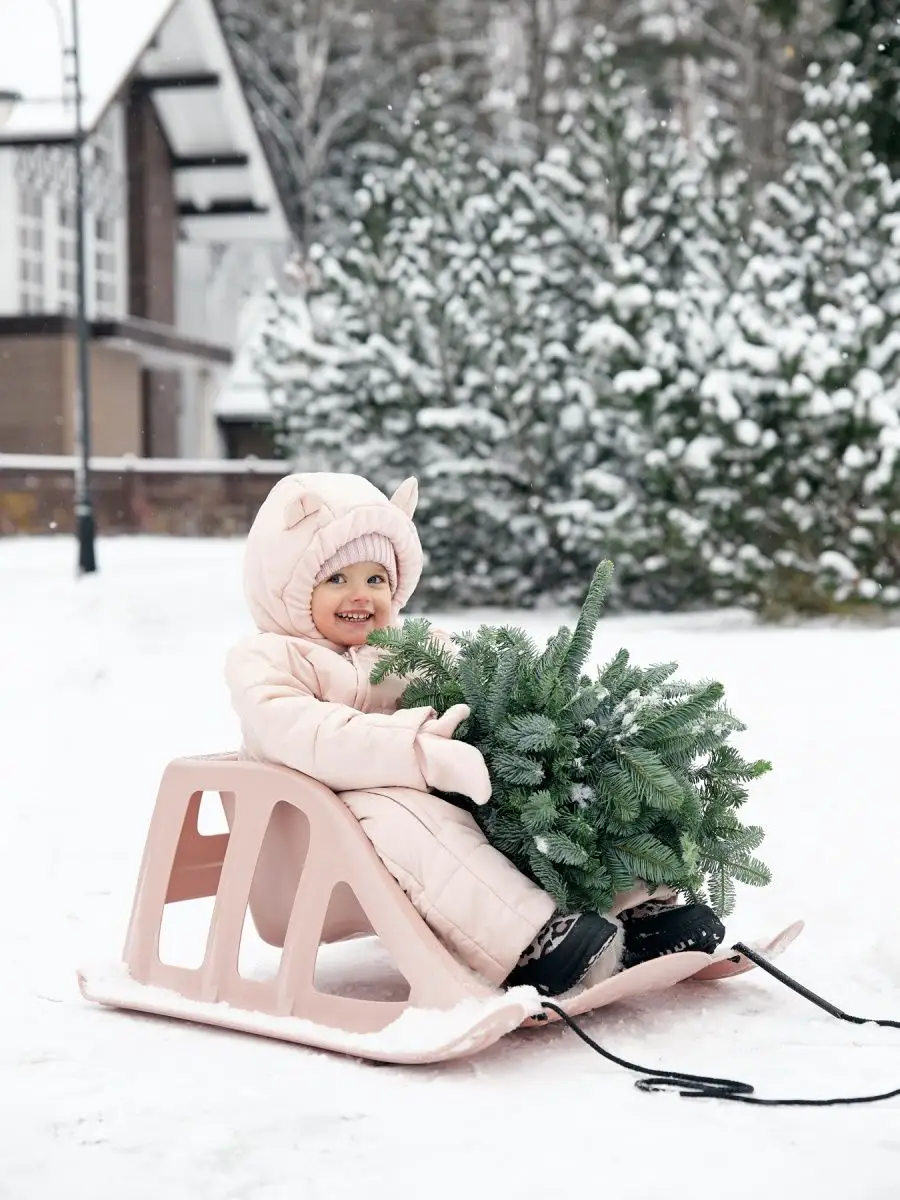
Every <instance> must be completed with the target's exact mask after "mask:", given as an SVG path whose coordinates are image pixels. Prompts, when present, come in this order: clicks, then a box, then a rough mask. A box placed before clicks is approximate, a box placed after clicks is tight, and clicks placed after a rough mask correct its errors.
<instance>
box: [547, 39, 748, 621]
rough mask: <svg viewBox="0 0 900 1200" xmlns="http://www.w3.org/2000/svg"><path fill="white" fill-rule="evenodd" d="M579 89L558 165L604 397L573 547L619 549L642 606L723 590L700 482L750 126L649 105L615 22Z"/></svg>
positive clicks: (594, 46)
mask: <svg viewBox="0 0 900 1200" xmlns="http://www.w3.org/2000/svg"><path fill="white" fill-rule="evenodd" d="M579 85H580V86H579V97H578V99H577V102H576V107H575V109H574V111H573V112H572V113H571V114H569V115H568V117H567V118H566V120H565V122H564V123H563V125H562V127H561V130H560V134H561V138H560V144H559V146H558V147H556V148H554V150H553V151H552V152H551V155H550V156H549V157H550V158H551V160H552V168H553V169H551V168H550V167H547V166H545V167H543V168H542V169H543V171H544V173H545V174H546V176H547V178H548V180H549V181H550V182H551V183H555V184H556V186H557V192H558V195H559V202H560V204H561V205H562V206H565V205H568V206H569V212H568V214H567V216H568V225H569V227H571V228H575V229H578V230H579V233H578V245H577V247H575V248H574V250H573V252H572V253H571V254H570V260H571V264H572V265H571V272H570V277H571V282H570V284H569V293H570V297H571V302H572V303H573V304H574V306H575V307H576V309H577V315H576V317H575V322H574V323H575V326H576V328H577V329H578V331H579V337H578V339H577V350H578V354H577V355H576V356H575V357H574V358H573V360H572V362H571V364H570V372H571V375H572V377H573V382H577V384H578V386H579V387H580V388H581V390H582V392H583V393H587V395H589V396H591V397H592V400H593V402H592V404H590V405H589V420H590V427H591V433H592V438H591V451H592V452H593V457H592V458H591V456H590V455H589V454H588V453H587V452H585V451H583V452H582V470H581V473H580V475H579V476H577V477H575V488H574V491H575V498H574V499H573V501H572V502H571V503H570V504H569V505H568V506H565V507H564V508H562V510H561V512H560V532H561V534H562V537H563V539H564V545H565V546H566V547H567V549H570V551H571V552H572V553H573V554H574V553H580V554H581V555H583V556H584V561H583V567H584V573H585V574H587V562H589V561H590V559H591V558H593V559H594V560H596V557H597V556H598V555H599V554H603V553H609V554H611V555H614V556H615V558H616V562H617V570H618V573H619V580H620V589H619V591H620V598H621V599H622V600H623V601H624V602H625V603H627V604H629V605H639V606H646V607H654V608H660V607H662V608H670V607H681V606H683V605H685V604H688V603H691V602H692V601H696V600H698V599H699V600H702V599H704V598H705V597H706V595H707V594H708V580H707V579H706V578H705V574H704V567H703V559H702V558H701V557H700V556H699V555H698V553H697V549H696V544H697V541H698V540H699V539H700V538H701V537H702V536H703V526H702V523H701V522H700V521H699V520H698V519H697V514H696V503H695V501H696V487H697V485H698V483H700V482H702V481H703V480H705V478H706V476H707V475H708V474H709V466H710V453H709V450H710V442H709V439H708V438H707V437H706V435H705V431H704V427H703V419H702V411H701V406H700V403H699V400H698V387H699V383H700V381H701V380H702V378H703V377H704V374H705V372H706V370H707V369H708V366H709V361H710V357H711V356H712V355H713V354H714V352H715V342H714V339H713V338H712V336H711V328H712V317H713V316H714V314H715V313H716V312H717V311H718V310H719V309H720V308H721V307H722V305H723V304H724V302H725V298H726V296H727V294H728V288H729V286H730V285H731V283H732V281H733V278H734V277H735V275H736V274H737V269H736V262H737V260H738V258H739V247H740V245H741V242H740V239H741V237H742V230H743V224H744V222H745V215H746V214H745V208H746V205H747V187H746V180H745V178H744V176H743V175H742V173H741V171H740V168H739V166H738V155H737V154H736V152H735V148H734V134H733V131H731V130H729V129H728V128H727V127H726V126H724V125H723V124H722V123H721V122H718V121H716V120H715V117H714V114H712V113H708V114H706V120H705V124H704V126H703V128H702V129H698V130H696V131H695V132H694V134H693V137H692V138H690V139H689V138H688V137H687V136H686V135H685V133H684V132H683V131H682V130H681V129H680V128H679V127H678V126H677V124H676V123H674V122H669V121H660V120H659V119H658V118H656V117H654V116H653V115H652V114H651V113H649V112H648V111H647V110H646V107H642V101H641V96H640V95H639V93H638V92H637V91H636V89H635V88H634V86H633V85H632V84H631V83H630V82H629V80H628V78H627V76H626V74H625V72H624V71H623V70H622V69H621V67H620V65H619V62H618V55H617V54H616V52H615V50H614V48H613V46H612V44H611V42H610V40H609V38H608V37H607V36H606V35H605V32H604V31H603V30H598V31H597V32H596V34H595V37H594V38H593V39H592V40H591V42H589V43H588V44H587V45H586V46H585V49H584V61H583V69H582V72H581V76H580V78H579Z"/></svg>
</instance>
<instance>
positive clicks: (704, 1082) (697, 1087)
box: [543, 942, 900, 1108]
mask: <svg viewBox="0 0 900 1200" xmlns="http://www.w3.org/2000/svg"><path fill="white" fill-rule="evenodd" d="M732 949H733V950H734V951H735V953H737V954H742V955H743V956H744V957H745V958H748V959H749V960H750V962H752V963H754V964H755V965H756V966H757V967H759V968H760V969H761V970H763V971H765V972H766V973H767V974H769V975H771V976H772V978H773V979H777V980H778V982H779V983H783V984H784V986H785V987H787V988H790V989H791V991H792V992H796V993H797V995H798V996H802V997H803V999H804V1000H808V1001H809V1002H810V1003H811V1004H815V1005H816V1007H817V1008H821V1009H823V1010H824V1011H825V1012H827V1013H828V1014H829V1015H830V1016H832V1017H837V1018H838V1020H840V1021H849V1022H850V1023H851V1024H852V1025H881V1026H884V1027H885V1028H889V1029H900V1021H889V1020H885V1019H882V1020H875V1019H874V1018H869V1017H856V1016H853V1015H852V1014H851V1013H846V1012H844V1011H843V1009H840V1008H838V1007H837V1006H836V1005H834V1004H832V1003H831V1002H830V1001H828V1000H825V999H824V998H823V997H822V996H817V995H816V993H815V992H812V991H810V990H809V988H806V987H804V986H803V984H802V983H798V982H797V980H796V979H792V978H791V976H790V975H786V974H785V973H784V971H780V970H779V969H778V967H776V966H773V964H772V963H770V962H769V961H768V959H765V958H763V957H762V955H761V954H757V952H756V951H755V950H751V949H750V948H749V946H746V945H745V944H744V943H743V942H736V943H735V945H734V946H733V947H732ZM543 1007H544V1008H545V1009H547V1010H548V1012H552V1013H555V1014H556V1016H558V1017H559V1019H560V1020H561V1021H562V1022H563V1023H564V1024H565V1025H567V1026H568V1027H569V1029H571V1030H572V1032H573V1033H574V1034H575V1035H576V1037H579V1038H581V1040H582V1041H583V1042H584V1043H585V1045H587V1046H590V1048H591V1049H592V1050H594V1051H595V1052H596V1053H597V1054H599V1055H601V1056H602V1057H603V1058H605V1059H607V1060H608V1061H609V1062H612V1063H615V1064H616V1066H618V1067H624V1068H625V1070H626V1071H634V1072H636V1073H637V1074H638V1075H643V1076H645V1078H643V1079H637V1080H635V1087H636V1088H637V1089H638V1091H641V1092H675V1093H676V1094H677V1095H679V1096H683V1097H684V1098H685V1099H688V1100H696V1099H701V1100H702V1099H715V1100H731V1101H734V1102H735V1103H738V1104H757V1105H761V1106H768V1107H773V1108H829V1107H832V1106H834V1105H838V1104H874V1103H876V1102H877V1101H880V1100H893V1099H896V1097H898V1096H900V1088H894V1089H893V1091H890V1092H880V1093H879V1094H878V1095H874V1096H834V1097H828V1098H825V1099H821V1100H816V1099H809V1100H800V1099H777V1098H775V1099H769V1098H768V1097H765V1096H757V1095H756V1094H755V1091H756V1089H755V1088H754V1087H753V1085H752V1084H751V1083H743V1082H741V1081H740V1080H739V1079H719V1078H717V1077H716V1076H715V1075H690V1074H687V1073H686V1072H684V1071H664V1070H659V1069H653V1068H651V1067H641V1066H639V1065H638V1064H637V1063H633V1062H629V1061H628V1059H626V1058H619V1057H618V1055H616V1054H613V1053H612V1052H611V1051H609V1050H605V1049H604V1048H603V1047H602V1046H601V1045H600V1044H599V1043H598V1042H596V1041H594V1039H593V1038H592V1037H591V1036H590V1034H588V1033H586V1032H585V1031H584V1030H583V1029H582V1028H581V1026H580V1025H579V1023H578V1022H577V1021H576V1020H575V1019H574V1018H573V1017H570V1016H569V1014H568V1013H567V1012H566V1011H565V1009H563V1008H560V1007H559V1005H558V1004H554V1003H553V1002H552V1001H550V1000H545V1001H544V1002H543Z"/></svg>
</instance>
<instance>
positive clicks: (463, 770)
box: [416, 704, 491, 804]
mask: <svg viewBox="0 0 900 1200" xmlns="http://www.w3.org/2000/svg"><path fill="white" fill-rule="evenodd" d="M468 715H469V707H468V705H466V704H454V705H453V707H452V708H448V709H447V711H446V712H445V713H444V715H443V716H441V717H430V718H429V719H428V720H427V721H426V722H425V723H424V724H423V726H422V728H421V729H420V730H419V736H418V737H417V738H416V757H417V758H418V761H419V769H420V771H421V772H422V775H423V776H424V778H425V782H426V783H427V784H428V786H429V787H430V788H436V789H437V790H438V791H439V792H456V793H457V794H458V795H460V796H468V797H469V798H470V799H471V800H473V801H474V802H475V803H476V804H487V802H488V800H490V798H491V777H490V775H488V769H487V766H486V764H485V761H484V758H483V757H482V755H481V752H480V751H479V750H476V748H475V747H474V746H470V745H468V743H466V742H455V741H453V740H452V738H453V734H454V733H455V731H456V729H457V727H458V726H459V725H461V724H462V722H463V721H465V719H466V718H467V717H468Z"/></svg>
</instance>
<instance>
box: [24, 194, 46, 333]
mask: <svg viewBox="0 0 900 1200" xmlns="http://www.w3.org/2000/svg"><path fill="white" fill-rule="evenodd" d="M19 304H20V306H21V309H22V311H23V312H42V311H43V309H44V306H45V296H44V197H43V196H42V195H41V193H40V192H37V191H35V190H34V189H33V188H30V187H20V188H19Z"/></svg>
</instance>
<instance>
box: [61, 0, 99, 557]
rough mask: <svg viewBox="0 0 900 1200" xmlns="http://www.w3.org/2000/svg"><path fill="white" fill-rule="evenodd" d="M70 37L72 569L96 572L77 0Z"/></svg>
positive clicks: (72, 6) (66, 52)
mask: <svg viewBox="0 0 900 1200" xmlns="http://www.w3.org/2000/svg"><path fill="white" fill-rule="evenodd" d="M70 12H71V19H72V41H71V45H70V46H69V47H67V48H66V50H65V55H66V59H67V61H68V63H69V65H70V68H71V74H70V75H68V76H67V80H66V82H67V83H71V84H72V86H73V89H74V94H75V136H74V142H73V145H74V149H75V222H76V256H77V270H78V307H77V314H76V318H75V337H76V342H77V347H78V392H77V397H76V405H75V536H76V538H77V540H78V573H79V574H80V575H85V574H89V573H91V572H94V571H96V570H97V557H96V551H95V545H94V535H95V529H94V506H93V502H92V500H91V363H90V336H89V330H88V319H87V253H86V248H85V230H84V222H85V203H84V190H85V189H84V147H85V141H86V138H85V132H84V123H83V119H82V111H81V105H82V99H83V97H82V92H81V47H80V41H79V31H78V0H71V5H70Z"/></svg>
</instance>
